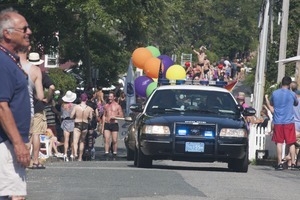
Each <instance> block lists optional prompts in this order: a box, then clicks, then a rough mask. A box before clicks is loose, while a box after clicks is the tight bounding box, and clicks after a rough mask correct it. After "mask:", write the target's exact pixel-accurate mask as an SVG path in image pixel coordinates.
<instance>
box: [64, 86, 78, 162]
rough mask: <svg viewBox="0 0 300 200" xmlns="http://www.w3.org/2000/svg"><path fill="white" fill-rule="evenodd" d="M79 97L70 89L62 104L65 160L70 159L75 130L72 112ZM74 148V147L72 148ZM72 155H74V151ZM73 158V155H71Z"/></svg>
mask: <svg viewBox="0 0 300 200" xmlns="http://www.w3.org/2000/svg"><path fill="white" fill-rule="evenodd" d="M76 98H77V95H76V93H74V92H72V91H70V90H68V91H67V92H66V94H65V96H63V97H62V100H63V102H64V103H63V104H62V105H61V119H62V122H61V128H62V130H63V131H64V161H69V158H68V148H69V139H70V134H71V132H73V131H74V120H73V119H71V113H72V111H73V109H74V107H75V104H74V103H73V102H74V101H75V100H76ZM72 150H73V148H72ZM71 155H74V154H73V153H72V154H71ZM71 158H72V157H71Z"/></svg>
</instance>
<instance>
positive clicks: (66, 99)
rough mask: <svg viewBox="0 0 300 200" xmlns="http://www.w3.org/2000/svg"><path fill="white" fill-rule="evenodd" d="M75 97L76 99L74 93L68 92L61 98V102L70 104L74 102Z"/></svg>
mask: <svg viewBox="0 0 300 200" xmlns="http://www.w3.org/2000/svg"><path fill="white" fill-rule="evenodd" d="M76 97H77V95H76V93H74V92H71V91H70V90H68V91H67V93H66V95H65V96H63V98H62V100H63V101H64V102H68V103H72V102H73V101H75V99H76Z"/></svg>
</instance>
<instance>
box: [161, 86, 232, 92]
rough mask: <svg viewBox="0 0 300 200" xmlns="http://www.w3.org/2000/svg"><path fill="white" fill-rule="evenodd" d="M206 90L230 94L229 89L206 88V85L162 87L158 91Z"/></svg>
mask: <svg viewBox="0 0 300 200" xmlns="http://www.w3.org/2000/svg"><path fill="white" fill-rule="evenodd" d="M176 89H177V90H182V89H185V90H205V91H216V92H228V93H230V92H229V91H228V90H227V89H225V88H222V87H216V86H206V85H162V86H159V87H157V90H176Z"/></svg>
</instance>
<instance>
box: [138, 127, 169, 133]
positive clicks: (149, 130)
mask: <svg viewBox="0 0 300 200" xmlns="http://www.w3.org/2000/svg"><path fill="white" fill-rule="evenodd" d="M142 133H144V134H157V135H170V129H169V127H168V126H158V125H144V126H143V129H142Z"/></svg>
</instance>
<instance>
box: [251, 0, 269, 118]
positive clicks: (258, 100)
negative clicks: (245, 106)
mask: <svg viewBox="0 0 300 200" xmlns="http://www.w3.org/2000/svg"><path fill="white" fill-rule="evenodd" d="M261 12H262V13H261V16H260V17H261V18H262V19H263V20H261V23H260V24H259V25H260V27H259V28H261V31H260V36H259V47H258V56H257V66H256V72H255V85H254V105H253V107H254V108H255V109H256V113H257V114H258V115H259V114H260V111H261V109H262V103H263V98H264V87H265V69H266V60H267V46H268V36H269V21H270V20H269V12H270V2H269V0H266V1H265V7H264V10H263V11H261ZM262 14H263V16H262Z"/></svg>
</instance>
